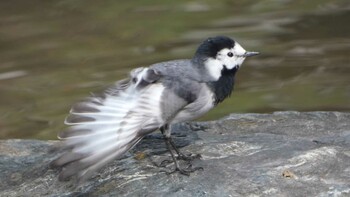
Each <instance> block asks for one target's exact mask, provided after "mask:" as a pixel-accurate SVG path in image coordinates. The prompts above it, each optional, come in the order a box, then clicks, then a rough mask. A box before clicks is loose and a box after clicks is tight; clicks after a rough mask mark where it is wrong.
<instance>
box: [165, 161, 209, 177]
mask: <svg viewBox="0 0 350 197" xmlns="http://www.w3.org/2000/svg"><path fill="white" fill-rule="evenodd" d="M197 170H203V167H195V168H193V167H192V164H189V165H188V166H187V168H184V169H182V168H180V167H179V166H175V170H173V171H170V172H166V173H167V174H173V173H175V172H179V173H180V174H183V175H186V176H190V174H191V173H192V172H195V171H197Z"/></svg>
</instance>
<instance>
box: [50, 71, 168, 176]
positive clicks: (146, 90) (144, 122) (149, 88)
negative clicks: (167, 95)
mask: <svg viewBox="0 0 350 197" xmlns="http://www.w3.org/2000/svg"><path fill="white" fill-rule="evenodd" d="M147 73H150V72H147V70H145V69H139V70H137V72H132V76H131V78H133V77H134V78H137V79H138V80H142V78H143V77H142V76H139V75H145V74H147ZM151 74H154V73H153V72H151ZM138 80H136V81H133V80H122V81H119V82H117V84H116V85H115V86H114V87H111V88H109V89H107V90H106V91H105V92H104V93H103V94H102V95H95V94H93V95H92V96H90V97H88V98H87V99H85V100H83V101H82V102H79V103H77V104H75V105H73V106H72V109H71V110H70V114H69V116H68V117H67V118H66V120H65V124H67V125H69V126H70V127H69V128H68V129H67V130H65V131H63V132H61V133H59V135H58V137H59V138H60V139H62V140H63V142H64V145H63V146H64V147H63V148H64V149H65V152H64V153H63V154H62V155H61V156H60V157H59V158H58V159H56V160H55V161H54V162H53V164H54V165H56V166H63V168H62V171H61V173H60V176H59V178H60V180H65V179H67V178H69V177H70V176H73V175H78V177H79V179H80V180H83V179H85V178H88V177H90V176H91V175H92V173H93V172H94V171H96V170H98V169H99V168H100V167H102V166H103V165H105V164H106V163H108V162H110V161H112V160H113V159H115V158H118V157H120V156H121V155H122V154H123V153H125V152H126V151H128V150H129V149H130V148H131V147H133V146H134V145H135V144H136V143H138V142H139V141H140V140H141V139H142V138H143V136H144V135H146V134H147V133H149V132H152V131H154V130H156V129H158V128H159V127H160V126H162V125H163V124H164V122H163V119H162V117H161V109H160V108H161V96H162V93H163V91H164V86H162V85H161V84H160V83H154V82H155V81H152V83H150V84H148V85H145V83H143V87H142V88H140V86H139V84H140V81H138ZM148 80H150V79H148Z"/></svg>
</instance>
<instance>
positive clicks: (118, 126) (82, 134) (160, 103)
mask: <svg viewBox="0 0 350 197" xmlns="http://www.w3.org/2000/svg"><path fill="white" fill-rule="evenodd" d="M258 54H259V52H249V51H246V50H245V49H244V48H243V47H242V46H241V45H240V44H239V43H238V42H236V41H235V40H233V39H231V38H230V37H227V36H215V37H210V38H207V39H205V40H204V41H203V42H202V43H201V44H200V45H199V47H198V48H197V50H196V52H195V53H194V55H193V57H192V58H191V59H178V60H171V61H166V62H160V63H155V64H152V65H149V66H148V67H139V68H135V69H133V70H131V72H130V74H129V77H127V78H125V79H122V80H119V81H117V82H115V83H114V84H113V85H111V86H110V87H109V88H107V89H106V90H104V91H103V92H102V93H100V94H91V95H90V96H89V97H87V98H85V99H84V100H82V101H80V102H77V103H76V104H74V105H73V106H72V108H71V110H70V113H69V115H68V116H67V117H66V119H65V124H66V125H68V128H67V129H66V130H64V131H62V132H60V133H59V134H58V138H59V139H60V140H61V141H62V143H63V144H62V147H63V153H62V154H61V155H60V156H59V157H58V158H56V159H55V160H54V161H53V162H52V164H53V165H54V166H56V167H61V171H60V173H59V180H67V179H69V178H70V177H72V176H76V177H77V178H78V180H86V179H88V178H91V176H92V175H93V174H94V173H95V172H96V171H97V170H99V169H100V168H102V167H103V166H105V165H106V164H108V163H110V162H111V161H113V160H115V159H117V158H120V157H121V156H122V155H123V154H124V153H125V152H127V151H128V150H130V149H131V148H132V147H134V146H135V145H136V144H137V143H139V142H140V141H141V140H142V139H143V138H144V137H145V136H146V135H148V134H150V133H152V132H154V131H157V130H160V131H161V133H162V134H163V136H164V139H165V144H166V146H167V148H168V149H169V151H170V154H171V156H172V159H173V162H174V166H175V170H174V171H178V172H180V173H182V174H186V175H188V174H189V173H191V172H193V171H195V170H198V168H191V169H184V168H181V167H180V165H179V162H178V159H184V160H186V159H191V158H192V157H191V156H190V155H185V154H183V153H181V152H180V150H179V149H178V148H177V147H176V145H175V143H174V141H173V140H172V138H171V126H172V125H173V124H175V123H180V122H185V121H190V120H194V119H196V118H199V117H200V116H202V115H204V114H205V113H207V112H208V111H209V110H211V109H212V108H214V107H215V106H217V105H218V104H219V103H221V102H222V101H223V100H224V99H226V98H227V97H229V96H230V95H231V93H232V91H233V87H234V81H235V74H236V73H237V71H238V70H239V69H240V67H241V65H242V63H243V61H244V60H245V58H247V57H251V56H255V55H258ZM176 154H177V156H176Z"/></svg>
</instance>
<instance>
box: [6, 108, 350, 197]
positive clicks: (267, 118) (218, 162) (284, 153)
mask: <svg viewBox="0 0 350 197" xmlns="http://www.w3.org/2000/svg"><path fill="white" fill-rule="evenodd" d="M173 129H174V130H173V137H174V141H175V143H176V144H177V146H178V147H179V148H180V149H181V150H182V152H184V153H185V154H188V153H193V154H197V153H198V154H200V155H201V158H200V159H195V160H194V162H193V167H194V168H195V167H203V170H198V171H196V172H194V173H192V174H191V175H190V176H184V175H181V174H179V173H173V174H167V173H166V171H170V170H172V168H173V167H174V166H173V164H171V163H169V164H166V165H163V167H162V166H161V165H160V163H161V161H163V160H166V159H170V155H169V153H168V152H167V151H166V148H165V144H164V141H163V139H162V136H161V134H160V133H159V132H155V133H153V134H151V135H149V136H147V137H145V138H144V139H143V140H142V142H141V143H140V144H138V145H137V146H136V147H135V148H134V149H133V150H131V151H130V152H128V153H127V154H126V155H124V156H123V157H122V158H121V159H120V160H115V161H113V162H112V163H111V164H109V165H107V166H105V167H104V168H102V169H101V170H100V171H99V172H98V173H96V174H95V175H94V176H93V177H92V178H91V179H89V180H87V181H86V182H84V183H82V184H81V185H76V183H75V181H76V180H75V179H74V178H73V179H71V180H70V181H67V182H59V181H58V179H57V176H58V169H51V168H50V167H49V163H50V162H51V161H52V160H53V159H55V158H57V157H58V155H59V153H58V152H56V151H53V150H54V147H56V146H57V145H58V144H59V142H58V141H39V140H1V141H0V147H1V149H0V196H79V195H81V196H85V195H88V196H101V195H106V196H335V195H336V196H350V165H349V164H350V113H340V112H308V113H299V112H275V113H273V114H232V115H230V116H228V117H226V118H224V119H221V120H217V121H210V122H193V123H183V124H178V125H176V126H174V127H173ZM180 165H182V166H183V167H186V166H185V165H186V162H182V163H180ZM170 168H171V169H170Z"/></svg>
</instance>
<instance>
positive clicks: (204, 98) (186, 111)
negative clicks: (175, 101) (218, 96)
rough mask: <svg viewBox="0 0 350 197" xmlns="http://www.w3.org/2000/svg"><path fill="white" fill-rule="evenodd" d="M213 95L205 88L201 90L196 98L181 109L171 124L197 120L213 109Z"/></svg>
mask: <svg viewBox="0 0 350 197" xmlns="http://www.w3.org/2000/svg"><path fill="white" fill-rule="evenodd" d="M213 103H214V95H213V93H211V92H210V91H208V88H207V87H206V86H203V88H202V89H201V91H200V93H199V96H198V98H197V99H196V100H195V101H194V102H193V103H191V104H189V105H187V106H186V107H185V108H183V109H182V110H181V111H180V112H179V113H178V114H177V115H176V116H175V118H174V119H173V120H172V121H171V123H177V122H183V121H188V120H193V119H196V118H199V117H200V116H202V115H204V114H205V113H207V112H208V111H209V110H211V109H212V108H213V107H214V104H213Z"/></svg>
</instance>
